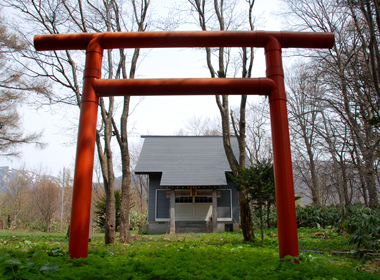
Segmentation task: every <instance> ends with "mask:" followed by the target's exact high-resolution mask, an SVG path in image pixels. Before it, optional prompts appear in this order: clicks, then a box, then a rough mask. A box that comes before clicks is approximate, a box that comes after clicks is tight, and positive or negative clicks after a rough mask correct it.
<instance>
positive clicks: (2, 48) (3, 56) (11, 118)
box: [0, 17, 47, 157]
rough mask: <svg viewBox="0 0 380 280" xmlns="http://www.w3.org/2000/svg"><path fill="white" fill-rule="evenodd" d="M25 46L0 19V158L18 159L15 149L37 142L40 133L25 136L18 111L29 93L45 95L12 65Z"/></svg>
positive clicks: (40, 143)
mask: <svg viewBox="0 0 380 280" xmlns="http://www.w3.org/2000/svg"><path fill="white" fill-rule="evenodd" d="M26 47H27V45H26V44H25V42H23V41H22V40H21V39H20V38H19V37H17V36H16V35H14V34H12V33H10V32H9V30H8V29H7V27H6V21H5V19H4V18H3V17H0V77H1V78H0V155H2V156H8V157H9V156H18V155H19V151H18V150H17V148H18V147H19V146H21V145H23V144H35V145H36V146H37V147H39V148H43V147H44V144H43V143H42V142H40V138H41V136H42V132H39V133H31V134H25V133H24V131H23V128H22V124H21V118H20V115H19V113H18V108H19V107H21V106H22V105H23V103H24V102H25V101H26V100H27V99H28V96H29V95H30V93H32V92H33V93H37V94H38V93H41V92H46V90H47V89H46V87H45V84H44V83H40V82H39V80H34V81H33V80H31V79H29V77H28V76H27V75H26V74H25V73H24V72H23V71H22V70H21V69H18V68H17V67H16V63H14V62H13V61H14V58H13V57H14V56H17V53H19V52H21V51H23V50H25V49H26Z"/></svg>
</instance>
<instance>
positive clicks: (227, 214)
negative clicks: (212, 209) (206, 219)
mask: <svg viewBox="0 0 380 280" xmlns="http://www.w3.org/2000/svg"><path fill="white" fill-rule="evenodd" d="M217 203H218V218H231V192H230V191H229V190H221V191H220V197H218V201H217Z"/></svg>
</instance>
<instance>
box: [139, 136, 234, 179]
mask: <svg viewBox="0 0 380 280" xmlns="http://www.w3.org/2000/svg"><path fill="white" fill-rule="evenodd" d="M142 137H143V138H145V141H144V145H143V148H142V151H141V153H140V158H139V160H138V162H137V165H136V167H135V173H136V174H142V173H145V174H146V173H153V172H162V178H161V186H220V185H227V180H226V175H225V173H226V172H230V171H231V169H230V166H229V164H228V161H227V158H226V155H225V152H224V148H223V138H222V137H221V136H142ZM231 142H232V144H233V147H234V152H235V155H238V143H237V139H236V137H232V138H231Z"/></svg>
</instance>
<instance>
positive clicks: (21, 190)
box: [3, 169, 31, 227]
mask: <svg viewBox="0 0 380 280" xmlns="http://www.w3.org/2000/svg"><path fill="white" fill-rule="evenodd" d="M30 187H31V181H30V178H29V177H28V176H26V171H25V169H21V170H18V171H17V174H16V177H15V178H14V179H13V180H11V181H10V182H9V183H8V184H7V187H6V192H5V197H4V200H3V201H4V203H5V204H6V205H7V208H8V209H9V210H10V211H11V212H10V213H9V214H10V215H11V216H12V218H13V221H14V223H15V226H16V227H17V226H18V221H19V216H20V215H22V214H23V212H26V211H25V210H26V206H27V199H28V193H29V190H30ZM25 214H26V213H25Z"/></svg>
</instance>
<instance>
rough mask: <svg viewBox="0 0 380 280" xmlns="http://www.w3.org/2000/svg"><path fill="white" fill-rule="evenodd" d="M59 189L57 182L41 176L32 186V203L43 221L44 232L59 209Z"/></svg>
mask: <svg viewBox="0 0 380 280" xmlns="http://www.w3.org/2000/svg"><path fill="white" fill-rule="evenodd" d="M60 192H61V189H60V188H59V187H58V186H57V183H56V182H54V181H53V180H51V179H49V178H48V177H46V176H42V177H41V178H40V179H39V180H38V181H37V182H36V183H35V185H34V186H33V192H32V196H33V203H34V205H35V208H36V212H37V215H38V217H39V218H40V219H41V220H42V221H44V222H45V225H46V232H49V231H50V223H51V220H52V219H53V217H54V215H55V214H56V213H57V212H58V210H59V209H60Z"/></svg>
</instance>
